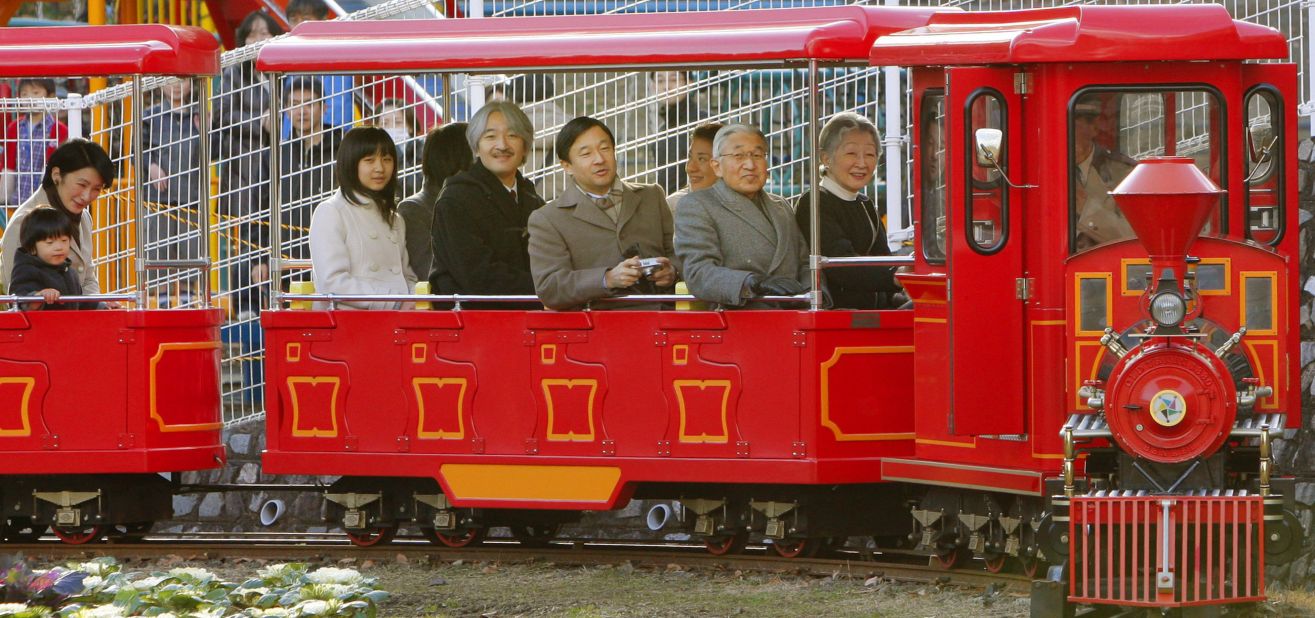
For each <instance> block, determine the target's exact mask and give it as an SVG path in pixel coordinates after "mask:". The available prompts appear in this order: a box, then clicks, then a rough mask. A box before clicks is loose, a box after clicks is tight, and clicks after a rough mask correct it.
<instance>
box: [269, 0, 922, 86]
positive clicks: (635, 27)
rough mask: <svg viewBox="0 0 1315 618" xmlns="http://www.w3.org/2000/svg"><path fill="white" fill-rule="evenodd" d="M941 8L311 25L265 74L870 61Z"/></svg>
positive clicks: (276, 47)
mask: <svg viewBox="0 0 1315 618" xmlns="http://www.w3.org/2000/svg"><path fill="white" fill-rule="evenodd" d="M938 10H943V9H932V8H917V7H860V6H836V7H824V8H810V9H772V10H747V11H717V12H686V13H655V14H654V13H650V14H625V15H590V16H570V17H498V18H488V19H433V20H428V19H426V20H398V21H359V22H357V21H341V22H307V23H303V24H301V25H299V26H297V28H296V29H295V30H293V32H292V35H291V36H289V37H286V38H283V39H280V40H276V41H272V42H270V43H269V44H267V45H266V46H265V47H264V48H263V49H262V50H261V51H260V56H259V58H258V59H257V61H256V67H257V68H259V69H260V70H262V71H277V72H284V73H288V72H315V73H361V72H374V71H382V70H389V71H442V70H470V71H481V70H485V71H505V70H511V69H531V68H545V67H554V68H555V67H560V68H562V69H572V68H576V69H579V68H608V67H627V66H636V65H649V66H655V65H656V66H673V67H683V66H695V65H708V64H727V63H735V64H741V65H745V64H755V63H757V64H766V63H780V62H782V61H787V60H799V59H808V58H816V59H819V60H853V61H865V60H867V57H868V53H869V52H870V51H871V48H872V42H873V41H874V40H876V38H877V37H878V36H881V35H882V34H888V33H891V32H898V31H901V30H908V29H909V28H915V27H918V26H922V25H925V24H926V23H927V20H928V18H929V17H930V16H931V15H932V14H934V13H935V12H937V11H938Z"/></svg>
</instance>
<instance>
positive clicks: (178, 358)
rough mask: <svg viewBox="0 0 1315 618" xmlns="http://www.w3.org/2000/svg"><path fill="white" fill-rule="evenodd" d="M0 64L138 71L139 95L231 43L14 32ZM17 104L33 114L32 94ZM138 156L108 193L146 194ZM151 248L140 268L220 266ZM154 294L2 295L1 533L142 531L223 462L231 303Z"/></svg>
mask: <svg viewBox="0 0 1315 618" xmlns="http://www.w3.org/2000/svg"><path fill="white" fill-rule="evenodd" d="M72 42H76V43H77V45H72V44H70V43H72ZM0 67H3V68H0V73H3V74H4V75H6V76H19V77H63V76H69V77H73V76H89V75H91V76H95V75H103V76H110V75H123V76H131V86H132V87H133V88H135V89H138V90H137V93H138V94H140V90H139V89H140V87H141V80H142V79H143V78H144V77H146V76H179V77H183V78H185V79H192V78H197V77H198V76H199V78H201V79H208V78H209V77H210V76H213V75H215V74H216V73H217V72H218V69H219V51H218V45H217V43H216V42H215V40H214V37H212V36H211V35H210V34H209V33H207V32H205V31H204V30H201V29H199V28H181V27H170V26H160V25H145V26H108V27H71V28H22V29H12V28H11V29H6V32H5V37H4V40H3V41H0ZM125 87H127V86H125ZM140 98H141V97H140V96H138V97H137V100H138V104H139V105H138V107H137V108H136V111H137V113H136V114H135V116H136V117H137V118H138V119H140V118H141V113H140V110H141V107H140ZM6 103H9V105H7V106H6V110H8V111H19V112H21V111H24V103H23V102H22V101H18V102H16V103H15V102H13V101H6ZM74 109H76V108H74ZM75 113H81V110H77V111H76V112H75ZM134 128H135V129H137V130H138V131H139V130H140V126H135V127H134ZM132 163H133V165H134V167H135V168H136V169H137V170H138V171H139V172H141V173H140V174H139V175H138V176H137V177H136V178H133V179H132V180H131V181H127V184H129V185H131V187H130V189H132V192H131V193H129V192H128V191H124V192H122V193H121V194H120V195H119V196H115V197H113V198H107V200H106V201H109V200H117V199H120V197H121V196H122V195H124V194H128V195H132V194H138V195H139V194H140V192H139V191H137V190H136V189H140V187H141V186H142V185H143V184H144V183H143V182H142V179H143V177H144V174H145V172H144V171H142V170H143V168H144V167H145V166H144V165H142V164H141V159H140V158H138V159H134V160H133V161H132ZM203 201H204V200H203ZM141 212H143V211H142V210H140V209H139V211H138V217H137V220H138V221H140V220H141V218H140V214H141ZM138 232H139V233H140V226H138ZM206 236H208V234H203V235H202V237H203V238H204V237H206ZM139 238H140V236H139ZM99 241H100V239H98V244H99ZM140 246H141V243H140V242H139V243H138V247H139V250H138V251H137V254H136V255H137V257H138V258H139V259H138V262H137V263H136V265H137V266H138V267H139V269H142V270H139V273H140V272H144V269H146V268H157V267H171V268H195V269H200V270H205V269H208V267H209V262H210V260H209V257H208V254H206V256H204V257H205V259H202V260H192V261H174V262H173V263H166V262H164V261H160V260H155V261H146V260H142V259H140V258H142V257H144V255H143V253H142V251H141V250H140ZM101 248H102V249H103V246H102V247H101ZM102 276H103V275H102ZM206 294H207V300H208V288H207V289H206ZM144 299H145V293H144V292H141V293H140V294H117V295H116V294H107V295H92V296H86V297H65V298H64V299H63V300H64V301H68V302H72V301H78V300H82V301H90V302H105V301H111V302H123V303H131V302H136V303H137V306H138V307H139V308H138V309H132V310H95V311H19V310H18V309H19V307H20V305H22V304H24V303H23V302H20V298H19V297H15V296H4V297H0V301H3V302H4V303H5V306H6V309H5V311H3V312H0V509H3V511H4V518H3V520H2V521H0V523H2V524H3V527H2V528H3V529H2V530H0V538H3V540H7V541H10V542H15V541H28V540H35V539H36V538H37V537H39V536H41V534H42V533H44V532H45V530H46V528H47V526H49V527H50V529H51V530H52V531H53V532H54V533H55V535H56V536H58V537H59V538H60V539H61V540H63V541H64V542H67V543H86V542H89V541H92V540H94V539H98V538H100V537H102V536H104V535H106V534H111V535H119V536H129V537H131V536H140V535H142V534H145V533H146V531H147V530H149V529H150V526H151V524H152V523H153V522H155V521H157V520H161V519H168V518H170V517H172V516H173V502H172V495H173V494H174V493H175V491H176V490H177V487H178V486H177V482H176V480H174V479H170V478H166V477H165V476H162V475H163V474H169V473H177V472H183V471H187V470H205V469H212V468H219V467H223V465H224V457H225V453H224V445H223V442H222V440H221V439H220V430H221V428H222V424H223V423H222V419H221V416H220V409H219V354H220V350H219V347H220V346H219V325H220V324H221V322H222V316H221V311H220V310H218V309H204V308H203V309H179V310H168V311H153V310H146V309H144V307H145V303H144V302H142V301H144ZM22 300H23V301H27V300H31V299H26V298H25V299H22ZM38 300H39V299H38ZM207 304H208V303H207Z"/></svg>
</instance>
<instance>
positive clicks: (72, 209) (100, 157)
mask: <svg viewBox="0 0 1315 618" xmlns="http://www.w3.org/2000/svg"><path fill="white" fill-rule="evenodd" d="M113 183H114V164H113V163H112V162H111V161H110V156H109V155H108V154H106V153H105V150H104V149H102V148H101V147H100V146H99V145H97V144H96V143H95V142H91V141H88V140H85V139H73V140H69V141H67V142H65V143H64V144H63V145H62V146H60V147H59V148H56V149H55V152H54V153H52V154H51V155H50V158H49V159H47V161H46V171H45V174H44V175H43V176H42V178H41V188H40V189H39V190H38V191H37V192H36V193H33V194H32V196H31V197H30V198H28V200H27V201H26V202H23V205H22V206H19V207H18V210H17V211H15V212H14V217H13V219H12V220H10V222H9V225H8V227H6V228H5V233H4V237H3V238H0V285H3V286H4V288H5V289H6V290H8V289H10V282H11V279H12V276H13V272H14V265H15V264H16V263H17V262H16V260H17V254H18V252H19V247H20V245H21V244H22V228H23V222H24V220H25V219H26V218H27V217H28V216H29V215H30V214H31V213H32V211H34V210H36V209H37V208H38V207H41V206H47V205H48V206H50V207H51V208H53V209H54V210H55V211H56V212H58V213H60V214H61V215H63V216H64V217H65V218H66V219H67V220H68V222H69V226H70V228H71V229H72V230H75V231H76V234H74V235H73V237H72V238H71V240H72V242H71V243H70V246H69V250H68V259H69V260H70V268H71V270H72V272H74V273H76V278H77V281H78V284H79V285H81V286H82V293H83V294H88V295H90V294H100V281H99V280H98V279H97V278H96V269H95V267H94V266H93V265H92V261H91V260H92V257H93V255H92V250H93V247H92V244H91V231H92V223H91V213H90V212H88V209H90V208H91V204H92V202H95V201H96V198H97V197H99V196H100V192H101V191H103V190H105V189H108V188H110V186H111V185H112V184H113Z"/></svg>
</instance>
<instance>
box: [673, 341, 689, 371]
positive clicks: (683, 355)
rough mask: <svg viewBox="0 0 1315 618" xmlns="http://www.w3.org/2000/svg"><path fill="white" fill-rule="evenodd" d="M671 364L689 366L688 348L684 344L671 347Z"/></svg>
mask: <svg viewBox="0 0 1315 618" xmlns="http://www.w3.org/2000/svg"><path fill="white" fill-rule="evenodd" d="M671 364H672V365H676V366H683V365H688V364H689V346H688V345H685V344H683V343H682V344H680V345H674V346H671Z"/></svg>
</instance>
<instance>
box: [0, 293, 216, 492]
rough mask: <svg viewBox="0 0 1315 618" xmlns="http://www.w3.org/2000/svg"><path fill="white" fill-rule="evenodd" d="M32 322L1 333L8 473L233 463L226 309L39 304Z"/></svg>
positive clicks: (0, 406)
mask: <svg viewBox="0 0 1315 618" xmlns="http://www.w3.org/2000/svg"><path fill="white" fill-rule="evenodd" d="M24 320H26V321H29V322H30V328H27V329H13V330H0V470H3V471H4V472H5V473H9V474H63V473H93V472H94V473H132V472H143V473H148V472H164V471H182V470H198V469H208V468H214V467H217V466H221V465H223V458H224V447H223V443H222V441H221V439H220V427H221V416H220V409H219V388H218V373H219V360H218V347H219V346H218V340H219V324H220V323H221V320H222V317H221V312H220V311H218V310H207V311H201V310H177V311H67V312H65V311H49V312H46V311H39V312H32V313H30V314H27V315H26V316H25V318H24ZM89 359H94V360H89ZM89 363H90V364H89ZM92 365H94V367H93V366H92Z"/></svg>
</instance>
